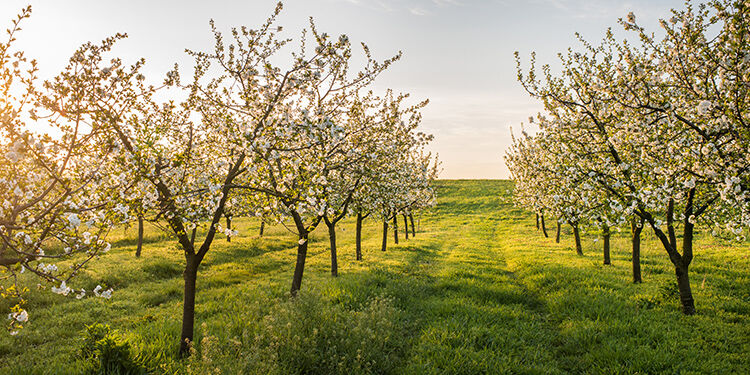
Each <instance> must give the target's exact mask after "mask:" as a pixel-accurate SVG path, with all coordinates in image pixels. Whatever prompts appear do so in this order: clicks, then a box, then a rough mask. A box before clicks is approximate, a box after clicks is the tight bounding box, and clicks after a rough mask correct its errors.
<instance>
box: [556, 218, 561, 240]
mask: <svg viewBox="0 0 750 375" xmlns="http://www.w3.org/2000/svg"><path fill="white" fill-rule="evenodd" d="M555 243H560V220H557V234H556V235H555Z"/></svg>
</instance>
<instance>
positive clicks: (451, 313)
mask: <svg viewBox="0 0 750 375" xmlns="http://www.w3.org/2000/svg"><path fill="white" fill-rule="evenodd" d="M438 186H439V190H438V194H439V202H440V203H439V205H438V207H436V208H435V209H434V210H433V211H432V212H430V213H426V214H424V215H422V216H421V217H420V218H419V221H420V229H421V230H420V231H419V232H418V233H417V236H416V238H412V239H410V240H409V241H404V240H403V238H401V243H400V244H399V245H397V246H396V245H393V243H392V239H391V237H392V236H389V239H390V241H391V243H389V247H388V251H386V252H385V253H383V252H381V251H380V240H381V237H380V235H381V233H380V229H381V227H380V223H377V222H375V221H373V220H368V221H366V226H365V230H364V236H363V251H364V261H362V262H357V261H356V260H355V256H354V243H353V242H354V225H353V222H352V220H348V221H345V222H343V223H342V224H341V225H340V231H339V238H338V241H339V274H340V276H339V277H338V278H335V279H334V278H332V277H331V276H330V268H329V267H330V257H329V254H328V252H327V250H328V247H327V245H328V242H327V241H328V240H327V235H326V234H325V231H324V230H322V229H319V230H318V231H316V232H315V233H314V234H313V235H312V237H311V239H310V242H311V246H310V251H309V258H308V265H307V267H306V269H305V276H304V280H303V286H302V295H301V298H299V300H298V301H296V300H290V298H289V297H288V289H289V287H290V283H291V275H292V271H293V266H294V260H295V256H296V255H295V250H296V247H295V244H296V241H295V237H294V236H293V235H291V234H290V233H289V232H287V231H286V230H285V229H284V228H283V227H281V226H273V227H270V228H269V227H266V229H267V230H266V235H265V236H264V237H263V238H258V237H257V231H258V222H257V221H256V220H253V219H237V220H235V224H236V225H237V228H238V229H239V231H240V236H239V237H236V238H233V240H232V242H231V243H227V242H226V241H225V239H224V238H220V239H218V240H217V241H216V242H215V245H214V247H213V248H212V250H211V251H210V252H209V254H208V256H207V258H206V259H205V261H204V263H203V265H202V266H201V269H200V271H199V276H198V295H197V305H196V314H197V316H196V353H195V354H194V355H193V356H192V357H191V358H190V359H189V360H179V359H178V358H177V355H176V354H177V345H178V337H179V330H180V320H181V314H182V309H181V304H182V267H183V263H184V259H183V257H182V255H181V253H180V252H179V251H178V250H177V248H176V246H175V245H174V243H173V242H172V241H171V240H169V239H167V238H166V237H165V236H163V235H161V234H160V233H159V232H158V231H156V230H155V228H147V232H146V238H147V241H146V242H147V243H146V245H145V247H144V249H143V255H142V257H141V258H139V259H137V258H135V257H134V255H133V254H134V252H135V242H134V241H133V234H134V233H135V232H134V230H133V229H132V228H131V229H128V230H127V231H124V230H123V229H117V230H116V231H115V232H113V235H112V240H113V242H114V243H115V244H116V246H115V248H114V249H113V250H112V251H111V253H109V254H107V255H105V256H103V257H102V259H100V260H99V261H98V262H96V263H95V264H92V266H91V267H89V269H88V270H87V271H86V272H85V273H84V274H82V275H81V277H80V279H79V280H78V281H77V283H79V284H78V285H79V286H83V287H84V288H86V289H87V290H91V289H89V288H93V286H96V285H97V284H106V285H107V286H108V287H113V288H115V294H114V295H113V297H112V299H111V300H109V301H107V300H102V299H97V298H87V299H84V300H80V301H78V300H75V299H74V298H70V297H68V298H64V297H61V296H57V295H53V294H51V293H50V292H48V291H47V292H36V291H33V292H32V293H31V294H30V295H29V303H28V305H27V308H28V310H29V311H30V313H31V319H32V320H31V323H29V324H28V326H27V327H26V328H25V329H24V330H23V331H22V332H21V333H20V334H19V335H18V336H16V337H10V336H8V335H3V336H2V337H0V366H1V368H0V373H3V374H4V373H18V374H25V373H76V372H78V370H79V369H81V368H82V367H81V363H80V361H77V360H76V353H77V351H78V349H79V347H80V344H81V337H82V335H83V331H84V327H85V326H86V325H89V324H93V323H97V322H99V323H107V324H109V325H110V326H111V327H112V328H113V329H116V330H118V331H119V332H120V334H121V335H122V336H124V338H125V339H126V340H127V341H128V342H130V343H131V345H132V346H133V350H134V351H135V352H137V353H139V354H140V355H141V356H142V357H143V358H144V359H145V361H146V362H147V363H148V367H149V368H150V370H151V371H154V372H156V373H196V374H204V373H208V372H209V371H215V370H216V369H219V370H220V371H223V373H243V372H245V373H279V374H285V373H294V372H303V373H304V372H307V373H346V374H348V373H370V372H374V373H383V372H385V373H411V374H423V373H446V374H460V373H464V374H476V373H582V372H587V373H637V372H640V373H658V372H665V373H691V372H695V373H748V372H750V359H749V358H748V353H750V340H749V339H748V338H750V324H748V316H749V315H750V275H748V269H750V259H748V254H749V253H750V252H749V251H748V246H747V244H743V245H741V246H740V245H730V244H722V243H719V242H717V241H715V240H713V239H710V238H705V237H701V238H700V239H699V241H698V242H697V246H696V258H695V260H694V263H693V266H692V268H691V280H692V284H693V293H694V296H695V299H696V307H697V309H698V314H697V315H696V316H693V317H686V316H683V315H682V314H681V313H680V311H679V303H678V301H677V299H676V298H675V297H674V296H673V295H671V294H670V291H671V288H672V284H673V283H674V281H673V279H674V276H673V270H672V268H671V267H670V263H669V260H668V259H667V258H666V255H665V253H664V251H663V250H662V249H661V248H660V247H659V246H658V244H657V243H656V242H655V240H654V238H653V236H651V235H650V234H649V235H646V236H645V238H644V243H643V250H642V252H643V254H642V263H643V277H644V283H643V284H641V285H634V284H632V283H631V275H630V263H629V262H630V255H629V243H628V239H627V233H625V232H623V233H620V234H618V235H616V236H614V238H613V249H612V263H613V265H612V266H604V265H602V264H601V263H602V262H601V252H600V249H599V246H600V245H601V242H596V243H595V242H593V239H594V234H593V233H589V234H587V235H586V236H585V239H584V253H585V255H584V256H583V257H579V256H576V255H575V250H574V249H573V244H572V238H571V237H570V234H569V231H568V229H567V228H564V231H563V237H562V243H561V244H555V243H554V239H553V238H548V239H545V238H544V237H543V236H542V235H541V233H539V232H537V231H536V228H535V227H534V226H533V215H531V214H528V213H525V212H523V211H521V210H518V209H516V208H514V207H513V206H512V205H511V204H510V203H509V202H510V201H509V197H508V193H509V189H510V184H509V183H508V182H498V181H440V182H439V185H438ZM549 221H552V220H549ZM548 225H549V226H550V228H549V231H550V234H551V235H553V232H554V228H553V227H552V225H553V224H548ZM644 233H646V231H644Z"/></svg>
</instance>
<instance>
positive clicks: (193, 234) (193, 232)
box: [190, 227, 198, 245]
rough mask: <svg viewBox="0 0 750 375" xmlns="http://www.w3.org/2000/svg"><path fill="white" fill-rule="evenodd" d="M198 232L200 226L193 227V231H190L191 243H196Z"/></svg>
mask: <svg viewBox="0 0 750 375" xmlns="http://www.w3.org/2000/svg"><path fill="white" fill-rule="evenodd" d="M197 233H198V227H195V228H193V231H192V232H190V243H191V244H193V245H195V235H196V234H197Z"/></svg>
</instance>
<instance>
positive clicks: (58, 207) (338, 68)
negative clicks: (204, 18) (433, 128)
mask: <svg viewBox="0 0 750 375" xmlns="http://www.w3.org/2000/svg"><path fill="white" fill-rule="evenodd" d="M281 9H282V6H281V4H279V5H278V6H277V7H276V9H275V11H274V12H273V14H272V15H271V17H269V18H268V20H267V21H266V22H265V23H264V24H263V25H261V26H260V27H259V28H257V29H250V28H247V27H240V28H234V29H232V30H231V33H230V35H224V34H222V33H220V32H219V31H217V29H216V27H215V26H214V24H213V22H211V29H212V31H213V34H214V37H215V46H214V49H213V50H212V51H209V52H200V51H188V53H189V55H190V56H192V57H193V58H194V60H195V64H194V67H193V70H192V74H191V76H190V77H182V76H181V74H180V72H181V71H182V70H181V69H179V67H178V66H176V65H175V68H174V69H173V70H172V71H170V72H169V73H168V74H167V75H166V79H165V80H164V82H163V84H161V85H159V86H158V87H155V86H153V85H149V84H147V83H146V82H147V79H146V77H145V76H144V74H143V73H142V70H143V66H144V64H145V61H144V60H143V59H142V60H140V61H137V62H136V63H134V64H132V65H128V64H126V63H125V62H123V61H122V60H121V59H120V58H117V57H113V56H112V51H111V50H112V48H113V47H114V46H115V44H116V42H117V41H118V40H120V39H122V38H125V37H126V35H124V34H118V35H115V36H113V37H111V38H108V39H106V40H104V41H103V42H102V43H100V44H93V43H87V44H85V45H83V46H81V47H80V48H79V49H78V50H77V51H75V53H74V54H73V56H72V58H71V59H70V61H69V63H68V65H67V66H66V67H65V68H64V70H63V71H62V72H60V73H59V74H58V75H57V76H55V78H53V79H50V80H45V81H43V82H41V83H40V81H41V80H40V79H39V78H38V77H37V67H36V62H35V61H34V60H31V59H29V58H27V57H26V56H25V55H24V53H23V52H22V51H16V50H14V49H13V48H12V47H13V43H14V42H15V37H16V34H17V32H18V31H19V30H20V28H19V25H20V23H22V21H23V19H25V18H27V17H29V15H30V12H31V9H30V8H27V9H25V10H24V11H23V12H22V13H21V14H20V15H19V17H18V18H17V19H16V20H15V22H14V23H13V25H12V27H11V28H10V29H9V30H8V36H9V38H8V41H6V42H4V43H2V44H0V119H1V122H0V124H1V125H0V132H2V138H1V140H0V149H2V150H0V159H2V160H1V161H0V225H1V226H0V240H2V245H1V246H2V248H1V250H0V266H2V272H3V273H2V277H3V278H4V280H5V282H4V283H3V289H2V293H3V297H5V298H10V299H13V300H14V301H16V302H18V304H17V305H16V306H15V307H14V308H13V310H12V311H11V315H10V322H11V324H10V326H11V328H10V329H11V331H12V332H17V330H18V329H19V328H20V327H21V325H22V324H23V323H24V322H26V321H27V320H28V317H29V314H28V312H26V311H25V310H24V309H23V307H22V304H23V303H24V301H23V299H22V296H23V293H24V291H25V289H24V288H23V286H22V283H20V281H23V280H26V279H28V275H23V276H20V274H21V273H23V272H26V273H31V274H35V276H37V277H38V278H41V279H42V280H44V281H46V282H48V283H50V284H52V288H51V289H52V291H53V292H56V293H60V294H65V295H70V296H74V295H75V296H76V297H78V298H83V297H84V296H86V291H85V290H82V289H76V288H74V287H73V286H72V285H74V284H75V280H74V279H72V278H74V276H75V275H76V274H77V273H79V271H80V270H81V268H82V267H84V266H85V265H86V263H87V262H89V261H90V260H92V259H95V258H98V257H99V255H100V254H102V253H104V252H106V251H107V250H108V249H109V247H110V245H109V244H108V243H107V241H106V236H107V233H108V232H109V231H110V230H111V229H112V228H113V226H115V225H119V226H122V225H129V223H131V222H136V221H137V222H138V223H139V224H140V227H141V228H142V225H143V222H144V221H147V222H151V223H153V224H154V225H156V226H158V227H159V228H161V229H162V230H163V231H164V232H166V233H167V234H168V235H170V236H171V237H172V238H174V240H175V241H176V242H177V246H178V248H179V249H180V250H181V251H182V252H183V253H184V256H185V270H184V279H185V292H184V293H185V294H184V306H183V308H184V311H183V326H182V335H181V352H182V353H183V354H186V353H188V352H189V345H190V342H191V341H192V339H193V325H194V315H195V314H194V311H195V295H196V280H197V276H198V269H199V266H200V264H201V262H202V260H203V259H204V257H205V256H206V254H207V253H208V252H209V250H210V249H211V246H212V244H213V242H214V240H215V239H216V238H217V236H226V237H227V239H231V236H233V235H236V234H237V232H236V231H234V230H233V229H232V226H231V218H232V217H240V216H252V217H259V218H261V219H262V220H263V222H264V223H265V222H268V223H279V224H281V225H284V226H285V227H286V228H287V229H288V230H289V231H291V232H293V233H294V235H295V236H296V237H297V239H298V248H297V261H296V265H295V270H294V277H293V280H292V283H291V285H292V286H291V293H292V295H295V294H296V293H297V291H298V290H299V289H300V286H301V283H302V276H303V271H304V267H305V260H306V255H307V246H308V236H309V234H310V233H311V232H312V231H313V230H315V229H316V228H317V227H318V226H319V224H320V223H321V222H323V223H325V224H326V226H327V227H328V229H329V233H330V241H331V260H332V273H333V274H334V275H336V274H337V260H336V237H335V235H336V224H337V223H338V222H339V221H341V220H342V219H344V218H345V217H347V216H356V217H357V223H358V233H359V232H360V231H361V223H362V220H364V218H366V217H368V216H372V217H376V218H378V219H379V220H382V222H383V223H384V231H387V223H388V222H389V221H391V220H393V221H394V223H395V220H396V219H397V218H398V217H400V216H403V217H404V218H405V219H406V218H407V217H409V216H411V215H412V213H413V212H415V211H417V210H420V209H422V208H425V207H429V206H431V205H433V204H434V199H435V198H434V192H433V188H432V181H433V180H434V179H435V178H436V175H437V172H438V162H437V159H436V158H435V157H433V156H432V155H431V154H430V153H428V152H427V151H425V146H426V145H427V144H428V143H429V142H430V140H431V139H432V136H431V135H427V134H423V133H421V132H419V131H418V125H419V123H420V121H421V114H420V110H421V109H422V108H423V107H424V106H425V105H426V104H427V101H424V102H421V103H417V104H411V105H409V104H407V102H408V101H409V99H408V95H406V94H397V93H394V92H392V91H390V90H389V91H387V92H385V93H384V94H382V95H376V94H375V93H373V92H372V90H370V89H369V87H370V85H371V84H372V82H373V81H374V80H375V79H376V78H377V77H378V76H379V75H380V74H381V73H382V72H383V71H385V70H386V69H388V67H390V66H391V65H392V64H393V63H394V62H396V61H397V60H398V59H399V58H400V53H399V54H398V55H396V56H394V57H392V58H389V59H386V60H382V61H379V60H376V59H375V58H373V56H372V54H371V52H370V50H369V49H368V47H367V46H366V45H365V44H362V47H363V55H364V63H363V64H362V65H361V66H360V67H359V68H357V67H354V66H353V63H352V60H353V56H354V54H353V48H352V45H351V42H350V41H349V39H348V38H347V37H346V35H341V36H339V37H338V38H334V37H331V36H330V35H328V34H326V33H323V32H320V31H318V30H317V28H316V27H315V25H314V23H313V22H312V20H311V22H310V26H309V28H308V29H306V30H304V31H303V32H302V34H301V37H300V38H299V40H296V41H294V42H295V44H296V45H298V46H299V47H298V49H295V50H294V51H292V52H290V53H289V54H288V55H289V56H290V59H289V61H286V65H278V64H277V62H278V61H280V60H283V59H282V58H281V55H282V54H286V51H287V50H289V49H291V47H290V46H289V45H290V44H291V42H292V39H286V38H284V37H282V36H281V33H282V32H283V30H282V28H281V27H280V26H277V25H276V18H277V16H278V15H279V13H280V12H281ZM164 98H166V99H164ZM412 220H413V219H412ZM224 223H225V224H224ZM141 232H142V230H141ZM198 233H201V236H197V234H198ZM385 235H386V233H384V239H385ZM358 239H359V236H358ZM139 242H140V241H139ZM384 244H385V242H384ZM357 249H358V259H361V252H360V250H359V249H360V244H359V241H358V243H357ZM138 252H139V253H140V246H139V249H138ZM61 262H62V264H61ZM102 289H103V288H97V290H95V291H93V292H94V294H95V295H97V296H104V297H109V296H111V293H112V291H111V290H104V291H103V290H102Z"/></svg>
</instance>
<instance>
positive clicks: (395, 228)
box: [393, 214, 398, 245]
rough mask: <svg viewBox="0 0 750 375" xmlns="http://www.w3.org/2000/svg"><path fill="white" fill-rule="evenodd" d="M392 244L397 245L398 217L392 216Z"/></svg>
mask: <svg viewBox="0 0 750 375" xmlns="http://www.w3.org/2000/svg"><path fill="white" fill-rule="evenodd" d="M393 243H395V244H396V245H398V215H397V214H394V215H393Z"/></svg>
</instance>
